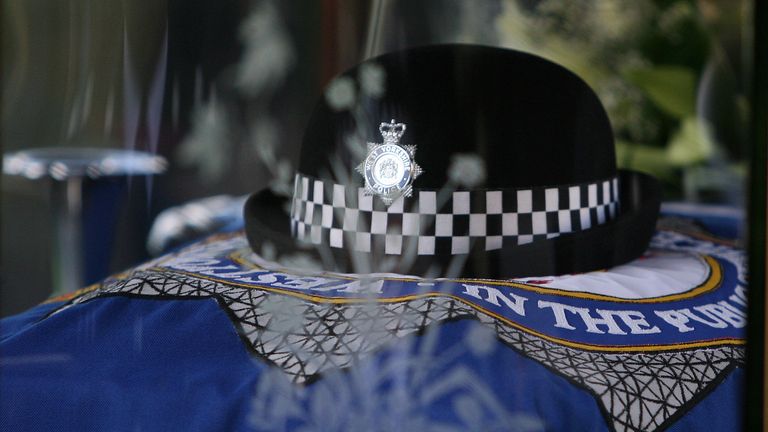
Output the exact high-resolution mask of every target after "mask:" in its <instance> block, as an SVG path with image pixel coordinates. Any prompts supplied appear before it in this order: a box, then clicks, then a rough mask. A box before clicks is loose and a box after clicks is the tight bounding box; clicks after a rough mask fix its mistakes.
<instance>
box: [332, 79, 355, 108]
mask: <svg viewBox="0 0 768 432" xmlns="http://www.w3.org/2000/svg"><path fill="white" fill-rule="evenodd" d="M356 97H357V95H356V92H355V83H354V82H352V78H349V77H345V76H344V77H338V78H336V79H334V80H333V81H331V83H330V84H329V85H328V89H327V90H326V91H325V99H326V100H327V101H328V105H330V106H331V108H333V109H335V110H337V111H342V110H345V109H349V108H352V105H354V103H355V98H356Z"/></svg>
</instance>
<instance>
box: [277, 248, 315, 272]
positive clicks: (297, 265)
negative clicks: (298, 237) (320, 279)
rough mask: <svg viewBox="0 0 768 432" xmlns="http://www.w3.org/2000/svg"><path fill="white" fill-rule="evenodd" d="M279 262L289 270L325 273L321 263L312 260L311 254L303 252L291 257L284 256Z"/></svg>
mask: <svg viewBox="0 0 768 432" xmlns="http://www.w3.org/2000/svg"><path fill="white" fill-rule="evenodd" d="M278 262H279V263H280V264H281V265H282V266H285V267H287V268H293V269H301V270H310V271H323V266H322V265H321V264H320V262H319V261H317V260H316V259H314V258H312V256H310V255H309V254H307V253H303V252H296V253H294V254H291V255H283V256H281V257H280V258H279V259H278Z"/></svg>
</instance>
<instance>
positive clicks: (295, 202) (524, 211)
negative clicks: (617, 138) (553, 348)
mask: <svg viewBox="0 0 768 432" xmlns="http://www.w3.org/2000/svg"><path fill="white" fill-rule="evenodd" d="M370 71H374V72H375V73H373V76H374V78H375V77H376V76H380V77H381V79H382V82H381V83H380V84H382V86H381V87H382V90H383V92H382V94H378V93H377V92H367V93H365V92H361V91H360V90H361V88H362V87H364V86H361V81H362V80H364V79H365V78H366V77H365V76H363V75H365V74H368V75H370V74H371V72H370ZM361 74H363V75H361ZM341 79H342V80H345V81H346V83H347V84H350V83H353V84H350V85H354V86H356V87H352V88H351V90H355V89H356V90H357V93H358V94H361V93H364V94H363V95H362V96H360V97H358V98H357V99H356V103H355V104H354V106H352V107H349V108H348V109H338V107H336V108H333V107H331V106H330V105H329V100H328V99H327V98H324V99H323V100H321V101H320V102H319V103H318V105H317V106H316V108H315V111H314V113H313V115H312V117H311V119H310V122H309V125H308V126H307V128H306V131H305V135H304V141H303V144H302V148H301V155H300V164H299V170H298V173H297V174H296V183H295V188H294V196H293V198H288V199H286V198H282V197H278V196H277V195H275V194H274V193H272V192H271V191H270V190H263V191H261V192H258V193H256V194H254V195H252V196H251V198H250V199H249V200H248V202H247V203H246V206H245V223H246V233H247V236H248V240H249V243H250V244H251V247H252V248H253V249H254V250H255V251H256V252H257V253H258V252H261V251H263V250H264V248H265V247H269V248H270V249H272V250H274V249H276V250H277V251H278V252H279V253H281V254H290V253H293V252H296V251H303V252H305V253H309V254H312V255H314V256H315V257H316V258H317V260H318V262H321V263H322V266H323V267H325V268H326V269H327V270H332V271H341V272H359V271H360V270H361V269H365V270H366V271H374V272H375V271H381V270H386V271H390V272H397V273H406V274H419V275H427V274H429V275H431V276H449V277H466V278H494V279H499V278H513V277H526V276H533V275H559V274H566V273H578V272H586V271H592V270H598V269H605V268H609V267H612V266H616V265H619V264H623V263H626V262H628V261H631V260H633V259H635V258H637V257H639V256H640V255H641V254H642V253H643V252H644V251H645V249H646V247H647V246H648V242H649V241H650V238H651V236H652V234H653V231H654V226H655V221H656V218H657V215H658V210H659V201H660V191H659V187H658V185H657V183H656V181H655V180H654V179H653V178H652V177H650V176H648V175H645V174H641V173H637V172H631V171H626V170H618V169H617V168H616V161H615V152H614V144H613V134H612V130H611V125H610V123H609V121H608V118H607V116H606V113H605V110H604V109H603V107H602V105H601V104H600V101H599V100H598V98H597V96H596V95H595V94H594V92H593V91H592V90H591V89H590V88H589V86H587V84H586V83H584V81H582V80H581V79H580V78H579V77H577V76H576V75H574V74H573V73H572V72H570V71H568V70H567V69H565V68H563V67H561V66H559V65H557V64H555V63H552V62H550V61H548V60H545V59H542V58H540V57H536V56H534V55H531V54H526V53H522V52H518V51H513V50H508V49H501V48H492V47H485V46H475V45H437V46H428V47H421V48H415V49H409V50H405V51H400V52H394V53H388V54H384V55H382V56H379V57H376V58H373V59H370V60H367V61H366V62H364V63H362V64H361V65H358V66H357V67H355V68H352V69H351V70H349V71H347V72H345V73H344V74H342V75H341ZM338 82H339V81H338V79H337V81H336V83H338ZM362 84H365V83H362ZM348 90H350V89H348ZM331 102H333V101H331ZM366 144H367V145H366ZM414 146H415V147H414ZM286 200H290V202H291V213H290V215H287V214H286V213H285V210H284V208H285V207H286ZM361 262H365V263H366V265H364V266H360V265H359V263H361Z"/></svg>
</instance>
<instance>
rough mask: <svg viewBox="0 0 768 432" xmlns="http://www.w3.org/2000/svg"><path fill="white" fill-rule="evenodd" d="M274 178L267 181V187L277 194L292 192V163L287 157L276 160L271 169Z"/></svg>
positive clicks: (288, 194) (286, 194)
mask: <svg viewBox="0 0 768 432" xmlns="http://www.w3.org/2000/svg"><path fill="white" fill-rule="evenodd" d="M272 175H273V176H274V178H273V179H272V180H271V181H270V182H269V188H270V189H271V190H272V192H274V193H275V194H277V195H281V196H291V195H292V194H293V165H291V162H290V161H289V160H288V159H281V160H279V161H277V164H276V165H275V168H274V169H273V171H272Z"/></svg>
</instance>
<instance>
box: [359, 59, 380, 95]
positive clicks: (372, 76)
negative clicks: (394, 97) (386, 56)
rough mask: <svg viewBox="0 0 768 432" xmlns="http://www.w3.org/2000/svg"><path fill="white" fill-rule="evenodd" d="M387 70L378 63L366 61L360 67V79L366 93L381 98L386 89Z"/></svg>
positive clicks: (361, 86)
mask: <svg viewBox="0 0 768 432" xmlns="http://www.w3.org/2000/svg"><path fill="white" fill-rule="evenodd" d="M386 77H387V73H386V71H384V68H382V67H381V66H380V65H378V64H376V63H365V64H363V65H362V66H361V67H360V72H359V76H358V80H359V81H360V88H361V90H362V92H363V94H364V95H366V96H370V97H372V98H379V97H381V96H383V95H384V92H385V91H386V88H385V79H386Z"/></svg>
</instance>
